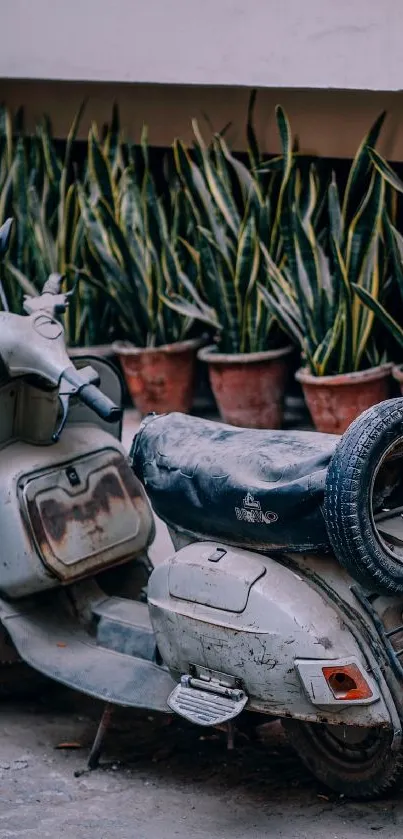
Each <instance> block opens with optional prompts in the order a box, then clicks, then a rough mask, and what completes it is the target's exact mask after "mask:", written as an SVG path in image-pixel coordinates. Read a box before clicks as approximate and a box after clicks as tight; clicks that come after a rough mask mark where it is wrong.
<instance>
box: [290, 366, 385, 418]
mask: <svg viewBox="0 0 403 839" xmlns="http://www.w3.org/2000/svg"><path fill="white" fill-rule="evenodd" d="M391 369H392V365H391V364H383V365H381V366H380V367H371V368H370V369H369V370H363V371H360V372H359V373H342V374H340V375H336V376H312V375H311V374H310V373H308V371H307V370H304V369H301V370H298V372H297V373H296V379H297V380H298V381H299V382H301V385H302V389H303V391H304V396H305V401H306V404H307V406H308V408H309V411H310V413H311V417H312V419H313V422H314V425H315V428H316V430H317V431H324V432H326V433H328V434H343V433H344V432H345V431H346V429H347V428H348V427H349V425H350V424H351V423H352V422H353V420H355V419H356V418H357V417H358V416H359V415H360V414H362V412H363V411H366V410H367V408H371V407H372V405H377V404H378V402H383V401H384V400H385V399H387V398H388V396H389V391H390V376H391Z"/></svg>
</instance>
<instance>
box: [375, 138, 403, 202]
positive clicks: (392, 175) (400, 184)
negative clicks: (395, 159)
mask: <svg viewBox="0 0 403 839" xmlns="http://www.w3.org/2000/svg"><path fill="white" fill-rule="evenodd" d="M368 153H369V156H370V158H371V160H372V163H373V164H374V166H375V169H376V170H377V172H379V174H380V175H382V177H383V178H384V180H385V181H386V182H387V183H388V184H390V186H392V187H393V189H396V190H397V192H403V181H401V180H400V178H399V177H398V176H397V175H396V172H394V171H393V169H392V167H391V166H389V164H388V163H387V162H386V160H384V159H383V157H381V155H380V154H378V152H377V151H376V150H375V149H368Z"/></svg>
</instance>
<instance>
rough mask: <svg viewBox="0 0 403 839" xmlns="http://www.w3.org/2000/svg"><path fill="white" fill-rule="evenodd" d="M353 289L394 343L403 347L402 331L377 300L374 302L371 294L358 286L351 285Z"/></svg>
mask: <svg viewBox="0 0 403 839" xmlns="http://www.w3.org/2000/svg"><path fill="white" fill-rule="evenodd" d="M353 288H354V291H355V293H356V294H357V295H358V297H359V298H360V300H362V302H363V303H365V305H366V306H368V308H369V309H370V310H371V311H372V312H373V313H374V314H375V315H376V317H377V318H379V320H380V321H381V322H382V323H383V325H384V326H385V327H386V329H387V330H388V332H390V334H391V335H392V336H393V338H394V339H395V341H397V343H398V344H400V346H401V347H403V329H402V327H401V326H399V324H398V323H396V321H395V320H394V319H393V318H392V317H391V315H390V314H389V312H387V311H386V309H385V308H384V307H383V306H382V304H381V303H380V302H379V300H376V299H375V298H374V297H372V295H371V293H370V292H369V291H368V290H367V289H366V288H361V287H360V286H358V285H356V284H355V283H353Z"/></svg>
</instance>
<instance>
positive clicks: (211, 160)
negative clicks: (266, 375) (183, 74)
mask: <svg viewBox="0 0 403 839" xmlns="http://www.w3.org/2000/svg"><path fill="white" fill-rule="evenodd" d="M277 124H278V129H279V134H280V138H281V143H282V155H281V156H279V157H278V158H276V159H275V160H273V161H271V162H270V163H266V164H265V165H264V167H262V166H261V163H262V162H261V157H260V153H259V150H258V147H257V143H256V138H255V135H254V131H253V125H252V120H251V114H249V120H248V139H249V154H250V160H251V163H252V166H254V167H255V168H254V170H253V171H252V172H251V171H249V170H248V169H247V167H246V166H245V165H244V164H243V163H242V162H241V161H240V160H238V159H237V158H236V157H235V156H234V155H233V154H232V153H231V152H230V150H229V148H228V146H227V144H226V142H225V140H224V139H223V137H221V136H219V135H216V136H215V137H214V138H213V142H212V145H211V146H210V147H207V145H206V144H205V142H204V140H203V137H202V135H201V132H200V130H199V127H198V125H197V123H196V122H193V130H194V134H195V137H196V145H197V152H198V153H197V155H196V159H194V156H193V157H192V155H191V154H190V152H189V151H188V150H187V149H186V148H185V147H184V145H183V144H182V143H181V142H180V141H179V140H177V141H176V142H175V146H174V154H175V161H176V167H177V171H178V173H179V176H180V179H181V183H182V185H183V189H184V192H185V195H186V198H187V201H188V204H189V207H190V212H191V214H192V217H193V223H194V229H195V234H194V241H193V242H192V248H191V252H192V254H193V258H194V262H195V265H196V268H197V280H196V282H195V283H193V284H190V283H187V292H188V295H190V296H191V297H192V302H191V303H190V302H189V300H184V299H183V297H182V295H181V293H179V294H177V293H171V294H170V295H169V296H164V302H165V303H166V305H167V306H170V307H171V308H172V309H175V310H176V311H178V312H181V313H182V314H189V315H190V314H192V316H193V317H195V318H198V319H200V320H201V321H204V322H206V323H207V324H210V325H211V326H213V327H215V329H216V331H217V333H218V334H217V341H218V347H219V350H220V351H221V352H224V353H251V352H259V351H262V350H266V349H269V348H270V347H271V346H273V345H275V344H276V343H277V342H278V341H279V340H280V341H281V335H280V334H279V329H278V324H277V320H278V319H277V317H276V315H275V313H274V312H272V311H270V310H269V309H268V308H267V307H266V306H265V304H264V293H265V291H266V292H267V289H266V288H265V285H266V280H265V277H266V274H265V269H264V261H262V249H261V247H260V245H261V243H262V245H263V247H264V249H265V251H266V252H267V253H270V254H272V259H273V262H274V263H276V264H281V263H282V262H283V261H284V259H285V239H286V236H287V235H288V233H287V228H286V225H285V223H284V221H285V214H286V211H287V201H288V196H289V193H290V191H292V193H293V195H294V196H295V200H297V201H298V202H301V203H302V204H303V205H305V194H303V190H302V189H301V181H300V173H299V171H298V168H297V166H296V157H295V155H294V153H293V147H292V136H291V130H290V126H289V123H288V119H287V117H286V115H285V113H284V111H283V110H282V109H281V108H278V109H277ZM196 161H197V162H196ZM259 167H260V168H259ZM313 185H314V187H315V190H316V191H312V194H311V196H310V202H309V205H308V210H309V213H310V214H311V215H314V214H315V213H317V212H318V207H319V205H320V198H321V194H320V190H319V188H317V187H318V184H317V179H316V177H313Z"/></svg>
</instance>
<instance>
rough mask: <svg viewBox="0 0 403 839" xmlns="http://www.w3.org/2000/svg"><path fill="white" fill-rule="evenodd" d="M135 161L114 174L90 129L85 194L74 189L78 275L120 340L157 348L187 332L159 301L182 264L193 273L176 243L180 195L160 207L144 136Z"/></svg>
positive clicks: (172, 287)
mask: <svg viewBox="0 0 403 839" xmlns="http://www.w3.org/2000/svg"><path fill="white" fill-rule="evenodd" d="M140 154H141V166H140V161H139V159H138V154H137V153H135V152H134V150H133V149H129V158H130V161H129V165H127V166H125V167H124V168H122V166H124V162H123V161H121V163H120V164H119V165H117V166H116V167H114V166H113V165H112V164H111V161H110V157H109V155H108V153H107V150H105V149H104V148H102V145H101V142H100V141H99V139H98V136H97V131H96V128H95V126H94V127H93V128H92V129H91V132H90V137H89V191H86V190H85V189H84V187H83V186H82V185H78V187H77V188H78V197H79V203H80V208H81V214H82V219H83V224H84V229H85V244H84V262H85V269H84V273H85V276H86V277H87V281H88V283H89V284H90V285H91V286H92V287H93V288H95V289H98V290H99V291H100V293H101V294H104V296H106V298H107V299H108V300H109V301H110V304H111V306H112V308H113V312H114V318H115V331H116V334H117V336H118V337H119V338H123V339H126V340H130V341H132V342H133V343H134V344H136V345H137V346H158V345H161V344H165V343H172V342H175V341H179V340H182V339H183V338H184V337H186V336H187V335H188V333H189V330H190V328H191V326H192V319H191V318H190V317H183V316H182V315H180V314H178V313H177V312H173V311H172V310H171V309H170V308H169V307H166V306H165V305H164V303H163V301H162V297H163V295H164V294H170V293H175V292H176V291H177V290H178V288H179V286H180V278H181V274H182V272H183V267H182V264H183V261H186V262H188V263H189V264H188V269H187V271H188V273H189V271H190V273H192V271H195V268H194V266H193V262H192V260H191V258H190V257H189V252H188V251H187V250H186V248H184V247H183V246H181V245H180V243H179V239H178V234H179V232H180V229H181V226H182V228H183V229H186V225H185V220H184V218H183V207H182V203H183V202H182V201H181V194H180V191H178V190H175V189H174V188H173V189H172V190H171V194H170V196H169V199H168V208H166V206H164V203H163V201H162V198H161V197H160V196H159V195H158V193H157V190H156V186H155V183H154V179H153V177H152V175H151V171H150V167H149V161H148V144H147V136H146V132H143V137H142V143H141V150H140ZM185 210H186V207H185ZM184 225H185V227H184ZM185 282H186V280H185Z"/></svg>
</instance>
